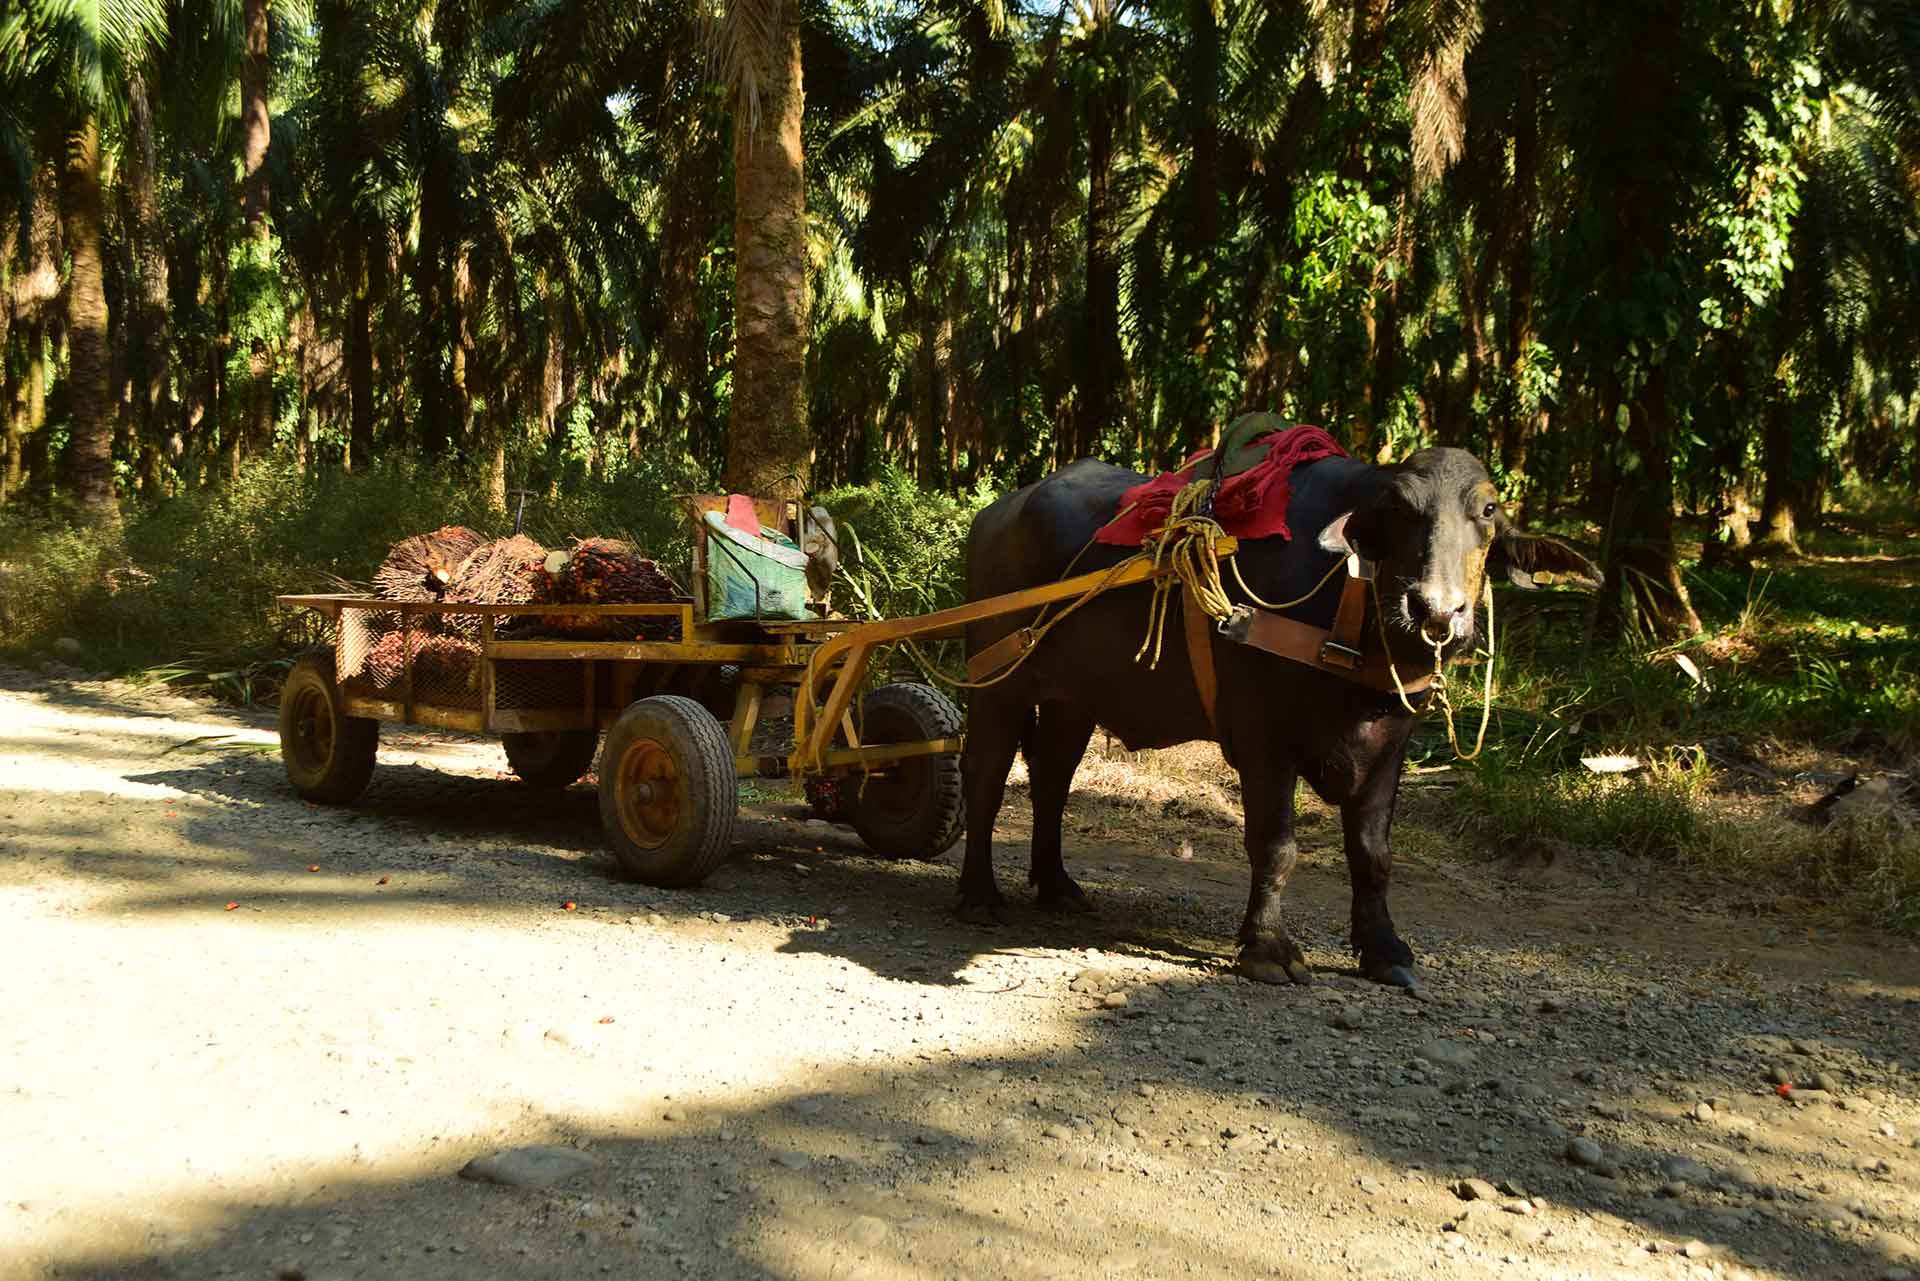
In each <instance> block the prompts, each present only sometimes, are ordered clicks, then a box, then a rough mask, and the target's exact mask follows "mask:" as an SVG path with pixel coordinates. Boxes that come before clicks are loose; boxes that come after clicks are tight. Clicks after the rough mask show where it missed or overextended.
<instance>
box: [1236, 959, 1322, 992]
mask: <svg viewBox="0 0 1920 1281" xmlns="http://www.w3.org/2000/svg"><path fill="white" fill-rule="evenodd" d="M1235 968H1237V969H1238V970H1239V971H1240V972H1241V973H1242V974H1244V975H1246V976H1247V977H1248V978H1250V979H1252V980H1253V981H1254V982H1256V983H1273V984H1285V983H1298V984H1300V985H1301V986H1302V987H1305V986H1306V985H1307V984H1309V983H1312V982H1313V971H1311V970H1309V969H1308V968H1307V963H1306V962H1305V961H1303V960H1301V959H1299V958H1298V957H1295V958H1293V959H1291V960H1285V961H1280V960H1275V959H1273V958H1272V957H1268V956H1259V955H1256V954H1250V953H1247V952H1242V953H1241V954H1240V959H1239V960H1238V961H1237V962H1235Z"/></svg>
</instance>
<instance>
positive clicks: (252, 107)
mask: <svg viewBox="0 0 1920 1281" xmlns="http://www.w3.org/2000/svg"><path fill="white" fill-rule="evenodd" d="M267 4H268V0H244V3H243V5H242V9H241V13H242V28H243V31H244V35H245V48H244V51H243V53H242V55H241V58H240V213H241V217H242V219H243V220H244V221H245V223H246V228H247V241H248V247H249V249H250V251H251V252H252V253H254V254H257V255H259V259H258V260H257V265H258V266H260V267H262V268H268V269H270V267H271V264H270V263H268V262H267V261H265V259H266V258H267V256H268V255H269V254H270V252H271V251H270V249H269V247H268V245H269V235H270V233H271V230H272V228H271V227H270V225H269V223H268V221H267V212H268V208H267V203H268V198H269V197H268V188H267V147H268V145H269V143H271V142H272V140H273V122H272V120H271V119H270V117H269V116H268V108H267V95H268V84H267V68H268V63H267ZM251 275H252V273H249V276H250V278H251ZM247 355H248V369H247V372H248V381H249V384H250V385H249V386H248V388H247V420H246V431H245V440H246V443H247V444H248V445H249V446H250V447H251V448H253V449H255V450H256V451H261V452H264V451H265V449H266V447H267V446H268V444H270V443H271V442H270V437H271V434H272V430H273V376H274V365H275V363H276V362H275V352H274V347H273V344H271V343H268V342H267V341H265V340H264V339H263V338H260V337H258V336H256V337H255V338H254V339H253V341H252V342H251V343H250V344H249V349H248V353H247ZM241 443H242V442H241V439H240V437H239V435H238V434H236V436H235V439H234V446H235V448H234V452H233V463H234V466H235V468H236V469H237V468H238V466H239V461H240V454H239V446H240V445H241Z"/></svg>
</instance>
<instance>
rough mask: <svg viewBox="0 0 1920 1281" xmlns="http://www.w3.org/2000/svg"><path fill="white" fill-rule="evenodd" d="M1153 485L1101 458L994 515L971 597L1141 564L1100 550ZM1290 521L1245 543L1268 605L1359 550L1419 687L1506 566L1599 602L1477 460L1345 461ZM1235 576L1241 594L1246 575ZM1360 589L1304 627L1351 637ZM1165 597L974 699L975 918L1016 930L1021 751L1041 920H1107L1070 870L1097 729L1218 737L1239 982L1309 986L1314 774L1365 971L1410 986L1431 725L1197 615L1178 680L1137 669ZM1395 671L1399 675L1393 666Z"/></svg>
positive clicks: (1130, 599)
mask: <svg viewBox="0 0 1920 1281" xmlns="http://www.w3.org/2000/svg"><path fill="white" fill-rule="evenodd" d="M1144 479H1145V478H1144V477H1142V476H1139V475H1137V474H1135V473H1133V472H1130V471H1126V470H1124V469H1122V468H1119V467H1114V466H1110V465H1108V464H1105V463H1099V462H1093V461H1089V460H1082V461H1080V462H1076V463H1073V464H1072V465H1070V466H1068V467H1066V468H1064V469H1062V470H1061V471H1058V472H1056V473H1054V474H1053V475H1051V476H1048V477H1047V478H1045V479H1044V480H1040V481H1037V482H1035V483H1034V484H1031V485H1028V486H1026V487H1025V488H1023V489H1020V490H1017V491H1015V492H1013V493H1011V494H1008V495H1006V496H1005V497H1002V498H1000V499H999V500H997V501H996V502H994V503H993V504H992V505H990V506H988V507H987V508H985V509H984V510H983V511H981V512H980V514H979V515H978V516H976V517H975V518H974V521H973V526H972V529H971V530H970V531H969V533H968V536H967V592H968V596H969V598H970V599H975V600H978V599H981V598H983V597H987V596H994V595H998V594H1000V593H1003V592H1011V591H1016V590H1018V589H1020V588H1024V587H1031V586H1034V585H1036V584H1041V583H1048V582H1053V581H1055V580H1057V579H1059V578H1061V577H1062V576H1063V574H1064V573H1065V572H1066V571H1067V569H1068V567H1069V564H1070V562H1072V561H1073V560H1074V557H1075V555H1076V554H1078V553H1080V552H1081V551H1082V549H1083V548H1087V550H1086V553H1085V555H1083V556H1081V558H1080V560H1079V563H1078V564H1077V565H1075V566H1074V571H1075V572H1076V573H1079V572H1085V571H1087V570H1092V569H1099V568H1102V567H1105V566H1109V565H1112V564H1114V563H1116V562H1118V561H1119V560H1121V559H1122V558H1124V557H1125V556H1126V555H1128V551H1127V549H1125V548H1122V547H1110V546H1105V545H1095V546H1092V547H1088V540H1089V538H1090V537H1091V536H1092V535H1093V533H1094V531H1095V530H1096V529H1098V528H1099V527H1100V526H1102V525H1103V524H1105V523H1106V522H1107V521H1108V520H1110V519H1111V518H1112V517H1113V515H1114V512H1115V506H1116V503H1117V501H1118V500H1119V498H1120V496H1121V494H1122V493H1123V492H1124V491H1125V490H1127V489H1129V488H1130V487H1132V486H1134V485H1136V484H1139V483H1140V482H1141V481H1142V480H1144ZM1287 524H1288V526H1289V528H1290V530H1291V531H1292V536H1291V537H1290V538H1279V537H1270V538H1263V539H1258V540H1253V541H1247V542H1243V543H1242V544H1241V546H1240V552H1239V557H1238V559H1239V567H1240V573H1241V575H1242V576H1243V577H1244V578H1245V580H1246V584H1247V586H1248V587H1249V588H1251V589H1252V590H1253V591H1254V592H1255V593H1257V594H1258V595H1259V596H1261V597H1263V598H1264V599H1266V600H1268V601H1272V602H1276V603H1277V602H1282V601H1288V600H1292V599H1294V598H1296V597H1299V596H1301V595H1303V594H1304V593H1306V592H1307V591H1309V590H1310V589H1311V588H1312V587H1313V585H1314V583H1315V582H1316V581H1318V580H1319V579H1320V578H1321V577H1322V576H1323V575H1324V574H1326V573H1327V571H1328V570H1329V568H1330V567H1332V566H1334V565H1336V564H1338V563H1339V562H1340V561H1341V560H1343V559H1345V558H1346V557H1347V556H1348V555H1349V553H1350V552H1357V553H1358V554H1359V555H1360V556H1362V557H1365V558H1367V559H1368V560H1370V561H1372V562H1374V563H1375V564H1376V565H1377V567H1378V568H1377V571H1376V583H1377V587H1378V593H1379V595H1378V599H1379V601H1380V602H1381V603H1382V606H1383V608H1384V611H1385V614H1386V618H1385V629H1384V630H1385V634H1386V636H1387V638H1388V643H1389V646H1390V649H1391V653H1392V655H1393V659H1394V661H1395V662H1396V663H1397V665H1398V670H1399V671H1400V672H1401V673H1402V674H1403V675H1405V676H1409V677H1411V676H1413V675H1414V674H1417V673H1422V672H1426V673H1431V671H1432V667H1433V649H1432V644H1431V641H1432V640H1439V639H1442V638H1445V644H1446V650H1447V652H1448V653H1449V654H1452V653H1454V652H1456V651H1460V650H1463V649H1466V648H1467V647H1469V646H1470V644H1471V642H1472V639H1473V636H1474V630H1475V621H1474V620H1475V610H1474V605H1475V604H1476V603H1477V601H1478V599H1479V596H1480V592H1481V584H1482V581H1483V576H1484V574H1485V573H1486V572H1487V570H1488V567H1489V563H1490V562H1491V564H1492V566H1493V567H1494V568H1496V569H1501V570H1504V571H1505V572H1507V573H1508V574H1509V576H1510V577H1511V578H1512V579H1513V581H1514V582H1515V583H1517V584H1518V585H1520V586H1523V587H1532V586H1534V585H1535V584H1534V580H1533V577H1532V575H1533V574H1534V573H1547V572H1551V573H1555V574H1558V575H1561V576H1564V577H1568V578H1572V579H1576V580H1581V581H1584V582H1587V583H1588V584H1589V585H1591V580H1592V578H1593V576H1594V574H1595V571H1594V568H1593V566H1592V565H1591V564H1590V563H1589V562H1588V561H1587V560H1586V559H1585V558H1584V557H1582V556H1581V555H1580V554H1579V553H1577V552H1575V551H1574V550H1572V549H1571V548H1569V547H1567V546H1565V545H1564V544H1561V543H1557V542H1555V541H1553V540H1552V539H1548V538H1542V537H1539V536H1536V535H1532V534H1527V533H1524V532H1522V531H1521V530H1520V529H1519V528H1517V527H1516V526H1515V525H1514V524H1513V523H1512V522H1511V521H1509V520H1508V519H1507V517H1506V515H1505V513H1504V512H1503V511H1502V510H1501V507H1500V504H1499V502H1498V499H1497V497H1496V495H1495V492H1494V489H1493V486H1492V484H1491V482H1490V481H1489V479H1488V476H1487V472H1486V469H1485V468H1484V467H1482V466H1481V464H1480V462H1479V461H1478V460H1477V459H1475V458H1474V457H1473V456H1472V455H1471V454H1468V453H1465V452H1463V451H1461V450H1458V449H1444V448H1442V449H1423V450H1421V451H1419V452H1418V453H1415V454H1413V455H1412V456H1411V457H1409V458H1407V459H1406V460H1405V461H1404V462H1401V463H1399V464H1397V465H1394V466H1373V465H1370V464H1367V463H1363V462H1359V461H1357V460H1355V459H1352V458H1347V457H1332V458H1326V459H1324V460H1322V461H1319V462H1314V463H1311V464H1309V465H1307V466H1304V467H1300V468H1297V469H1296V470H1295V471H1294V473H1293V478H1292V495H1291V499H1290V500H1289V502H1288V505H1287ZM1226 577H1227V582H1228V591H1229V593H1230V594H1231V595H1234V596H1235V597H1236V599H1237V598H1238V597H1239V592H1238V589H1237V588H1235V587H1234V586H1233V583H1232V576H1231V574H1228V575H1227V576H1226ZM1344 577H1345V575H1336V576H1335V578H1334V579H1332V580H1330V581H1329V582H1327V583H1326V585H1325V586H1324V588H1323V589H1322V590H1321V591H1319V592H1317V593H1315V595H1314V596H1313V597H1312V599H1311V600H1309V601H1308V602H1307V603H1306V604H1304V605H1302V606H1300V607H1298V608H1296V609H1293V610H1289V611H1287V614H1288V615H1290V616H1292V617H1294V618H1296V619H1298V620H1300V621H1302V622H1305V623H1309V624H1312V625H1314V626H1316V627H1330V626H1331V625H1332V622H1333V616H1334V611H1335V606H1336V602H1337V600H1338V599H1339V597H1340V594H1341V589H1342V585H1343V583H1342V580H1343V578H1344ZM1151 594H1152V589H1151V588H1149V587H1147V586H1144V585H1139V586H1132V587H1128V588H1124V589H1116V590H1112V591H1109V592H1107V593H1105V594H1104V595H1101V596H1099V597H1097V598H1095V599H1093V600H1092V601H1090V602H1089V603H1087V604H1086V605H1085V606H1084V607H1083V608H1081V609H1079V610H1078V611H1077V612H1075V613H1073V614H1072V615H1070V616H1068V617H1067V618H1065V619H1064V620H1063V621H1062V622H1061V623H1060V624H1059V625H1058V626H1057V627H1055V628H1054V629H1053V630H1052V631H1051V632H1049V633H1048V634H1047V635H1046V636H1045V638H1044V639H1043V640H1042V641H1041V642H1040V643H1039V644H1038V646H1037V648H1035V649H1034V651H1033V653H1032V654H1031V656H1030V657H1029V658H1028V659H1027V661H1026V662H1025V663H1024V664H1023V665H1021V666H1020V667H1019V668H1018V669H1017V670H1016V671H1015V672H1014V674H1013V675H1012V676H1011V677H1010V678H1009V679H1006V680H1004V681H1002V682H1000V683H998V684H995V685H992V686H990V687H988V688H985V689H981V690H978V691H976V692H975V693H974V694H973V696H972V698H971V702H970V706H969V708H968V717H967V719H968V730H967V743H966V750H965V755H964V760H963V769H964V777H965V788H966V807H967V848H966V860H965V863H964V865H963V866H962V869H961V872H960V911H961V915H962V916H963V917H965V918H966V919H968V920H970V921H974V922H977V923H981V924H993V923H997V922H999V921H1001V920H1003V919H1004V912H1005V908H1004V903H1003V899H1002V895H1001V893H1000V890H999V888H998V887H997V886H996V885H995V883H994V876H993V845H992V841H993V824H994V819H995V817H996V816H997V815H998V813H999V810H1000V804H1001V801H1002V800H1003V798H1004V796H1005V792H1006V779H1007V771H1008V769H1009V768H1010V767H1011V766H1012V764H1013V757H1014V753H1015V752H1016V751H1021V752H1024V753H1025V755H1026V759H1027V769H1028V773H1029V776H1030V778H1031V785H1032V795H1033V846H1032V854H1031V863H1030V867H1029V871H1028V879H1029V880H1030V881H1031V882H1032V883H1033V885H1034V886H1035V887H1036V889H1037V891H1038V897H1039V904H1040V906H1041V907H1042V908H1044V909H1047V910H1052V911H1069V912H1072V911H1087V910H1089V908H1088V903H1087V899H1086V896H1085V895H1084V894H1083V893H1082V892H1081V889H1080V887H1079V886H1078V885H1076V884H1075V883H1074V881H1073V878H1072V877H1070V876H1068V875H1067V870H1066V867H1065V865H1064V864H1063V863H1062V861H1061V857H1060V819H1061V815H1062V813H1063V812H1064V810H1065V808H1066V801H1067V792H1068V789H1069V787H1070V786H1071V784H1072V781H1073V774H1074V771H1075V769H1077V768H1078V767H1079V764H1080V759H1081V757H1082V756H1083V755H1084V754H1085V753H1086V749H1087V743H1088V741H1089V740H1090V739H1091V738H1092V736H1093V731H1094V728H1095V727H1096V726H1099V727H1102V728H1104V729H1106V730H1107V731H1108V732H1109V733H1111V734H1112V735H1114V737H1116V738H1118V739H1119V740H1120V741H1121V742H1122V743H1124V744H1125V745H1126V746H1127V747H1128V748H1129V749H1130V750H1138V749H1141V748H1148V747H1171V746H1173V745H1174V744H1176V743H1184V742H1188V741H1190V740H1193V739H1217V741H1218V742H1219V743H1220V745H1221V749H1222V751H1223V752H1224V753H1225V755H1226V757H1227V759H1228V760H1229V761H1230V762H1231V763H1232V764H1233V765H1234V767H1236V768H1237V769H1238V770H1239V772H1240V780H1241V790H1242V795H1243V797H1244V804H1245V808H1246V848H1247V858H1248V861H1249V862H1250V864H1251V865H1252V880H1253V883H1252V890H1251V893H1250V894H1249V895H1248V899H1247V914H1246V919H1245V920H1244V921H1243V922H1242V923H1241V926H1240V935H1239V942H1240V952H1239V968H1240V970H1241V971H1242V972H1243V973H1245V974H1246V975H1248V976H1249V977H1251V978H1255V979H1259V980H1262V981H1264V982H1269V983H1282V982H1287V981H1292V982H1296V983H1305V982H1308V981H1309V972H1308V969H1307V965H1306V961H1305V957H1304V956H1303V955H1302V953H1301V951H1300V949H1299V947H1298V946H1297V945H1295V943H1294V942H1293V940H1292V939H1291V938H1289V937H1288V935H1287V931H1286V929H1285V928H1284V927H1283V925H1282V923H1281V912H1280V899H1281V895H1282V892H1283V891H1284V890H1285V888H1286V884H1287V878H1288V876H1289V875H1290V874H1291V873H1292V871H1293V868H1294V864H1295V862H1296V860H1297V859H1298V856H1299V850H1298V846H1297V845H1296V844H1295V840H1294V786H1295V783H1296V781H1297V780H1299V779H1301V778H1305V779H1306V780H1307V782H1308V784H1309V785H1310V786H1312V788H1313V790H1314V791H1315V792H1317V793H1318V794H1319V795H1320V796H1321V797H1322V798H1323V799H1324V800H1326V801H1327V802H1328V803H1329V804H1333V805H1338V806H1339V807H1340V816H1341V823H1342V827H1343V829H1344V833H1345V846H1346V854H1347V868H1348V873H1349V875H1350V877H1351V880H1352V884H1353V917H1352V933H1351V942H1352V946H1353V949H1354V952H1355V954H1356V955H1357V956H1358V958H1359V963H1360V969H1361V971H1362V972H1363V973H1365V974H1366V975H1367V976H1368V977H1370V978H1372V979H1375V980H1377V981H1380V982H1384V983H1391V984H1397V985H1400V986H1411V985H1412V984H1413V982H1414V977H1413V951H1412V949H1410V948H1409V947H1408V946H1407V945H1406V943H1405V942H1403V941H1402V940H1401V938H1400V936H1399V935H1398V934H1397V933H1396V932H1395V931H1394V927H1393V919H1392V917H1391V916H1389V915H1388V913H1387V883H1388V880H1389V877H1390V875H1391V873H1392V867H1393V856H1392V853H1391V852H1390V850H1389V848H1388V832H1389V829H1390V828H1391V826H1392V823H1393V811H1394V804H1395V797H1396V793H1397V791H1398V788H1399V782H1400V770H1401V764H1402V760H1403V758H1404V752H1405V747H1406V742H1407V736H1408V734H1409V733H1410V732H1411V730H1412V728H1413V719H1414V718H1413V716H1412V715H1410V714H1409V713H1408V711H1407V710H1406V708H1405V707H1404V706H1403V705H1402V703H1401V701H1400V698H1399V696H1398V695H1397V694H1396V693H1395V692H1393V691H1392V690H1391V689H1390V688H1389V689H1381V688H1377V687H1373V686H1369V685H1365V684H1360V683H1356V682H1355V681H1354V680H1351V679H1346V678H1343V677H1342V676H1339V675H1335V674H1333V673H1331V672H1329V671H1328V670H1324V669H1322V668H1319V667H1314V666H1308V665H1306V664H1303V663H1301V662H1296V661H1293V660H1291V659H1288V658H1285V657H1280V656H1278V655H1277V654H1274V653H1270V652H1265V651H1263V650H1260V649H1256V648H1253V647H1251V646H1249V645H1246V644H1241V643H1237V642H1236V641H1235V640H1234V639H1232V638H1230V637H1229V636H1228V635H1225V634H1222V633H1221V632H1220V631H1219V630H1218V629H1216V628H1214V627H1212V626H1208V627H1207V628H1206V629H1205V630H1204V631H1198V629H1196V631H1195V632H1191V633H1190V632H1187V631H1186V630H1185V628H1184V627H1183V625H1182V622H1181V620H1180V618H1179V616H1178V612H1176V616H1175V618H1174V620H1173V621H1172V622H1171V623H1169V625H1168V626H1167V627H1166V629H1165V637H1164V648H1163V651H1162V654H1161V657H1160V661H1159V663H1158V665H1157V666H1153V667H1149V666H1148V665H1147V664H1146V663H1144V662H1136V661H1135V659H1134V654H1135V651H1136V649H1138V647H1139V645H1140V641H1141V638H1142V636H1143V634H1144V633H1145V632H1146V629H1147V624H1148V609H1149V601H1150V598H1151ZM1182 608H1185V606H1184V605H1183V606H1182ZM1031 621H1032V615H1031V614H1028V615H1017V616H1003V617H999V618H994V619H991V620H988V621H986V622H981V623H977V624H974V625H972V626H970V627H969V628H968V630H967V651H968V653H969V654H970V655H980V654H981V653H982V651H985V650H986V649H987V648H988V647H989V646H991V645H993V644H994V643H995V642H997V641H1001V640H1002V639H1003V638H1005V637H1007V636H1008V635H1009V634H1010V633H1012V632H1015V631H1017V630H1019V629H1020V628H1022V627H1024V626H1026V625H1027V624H1028V623H1030V622H1031ZM1192 634H1198V635H1201V636H1204V638H1205V640H1206V643H1207V644H1208V646H1209V647H1210V649H1211V654H1212V664H1211V666H1212V669H1213V672H1212V675H1213V678H1214V679H1215V680H1217V686H1218V697H1217V702H1216V708H1215V717H1214V720H1215V722H1216V723H1215V724H1210V723H1209V716H1208V711H1207V709H1206V707H1205V706H1204V704H1203V701H1202V695H1201V693H1200V688H1199V686H1200V682H1201V680H1202V679H1204V678H1203V677H1197V676H1196V673H1195V671H1194V666H1193V664H1192V662H1191V661H1190V659H1189V652H1188V645H1187V637H1188V635H1192ZM1363 635H1364V637H1365V641H1366V644H1367V645H1368V646H1370V647H1371V648H1372V649H1374V650H1376V651H1377V650H1378V649H1379V648H1380V644H1381V635H1380V629H1379V628H1378V626H1377V624H1376V622H1375V619H1374V617H1373V609H1372V607H1371V606H1369V607H1368V609H1367V617H1366V622H1365V630H1364V633H1363ZM1003 649H1004V647H1003ZM1375 666H1376V667H1377V668H1380V667H1383V665H1382V664H1380V663H1379V660H1377V659H1376V660H1375ZM1216 731H1217V732H1216Z"/></svg>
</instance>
